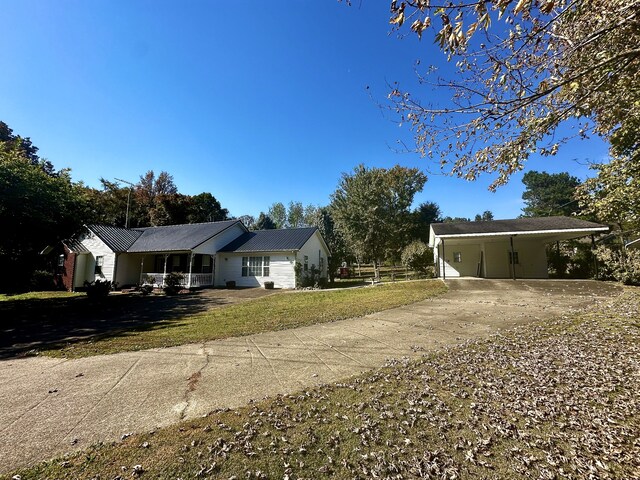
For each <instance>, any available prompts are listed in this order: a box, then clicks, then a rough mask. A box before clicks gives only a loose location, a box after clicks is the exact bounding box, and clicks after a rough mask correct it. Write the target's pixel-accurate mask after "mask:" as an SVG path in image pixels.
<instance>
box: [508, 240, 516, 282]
mask: <svg viewBox="0 0 640 480" xmlns="http://www.w3.org/2000/svg"><path fill="white" fill-rule="evenodd" d="M509 242H510V244H511V275H512V277H513V279H514V280H515V279H516V261H515V260H516V259H515V255H514V254H513V235H512V236H511V237H509Z"/></svg>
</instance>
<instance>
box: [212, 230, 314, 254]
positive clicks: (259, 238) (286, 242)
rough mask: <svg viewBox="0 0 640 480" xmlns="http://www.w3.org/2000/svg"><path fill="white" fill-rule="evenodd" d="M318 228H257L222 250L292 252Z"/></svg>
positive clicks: (300, 246)
mask: <svg viewBox="0 0 640 480" xmlns="http://www.w3.org/2000/svg"><path fill="white" fill-rule="evenodd" d="M316 230H318V229H317V228H316V227H306V228H285V229H282V230H256V231H254V232H247V233H244V234H242V235H240V236H239V237H238V238H236V239H235V240H233V241H232V242H231V243H229V244H227V245H225V246H224V247H222V248H221V249H220V251H221V252H282V251H287V252H292V251H294V250H300V249H301V248H302V247H303V245H304V244H305V243H307V240H309V238H310V237H311V235H313V234H314V232H315V231H316Z"/></svg>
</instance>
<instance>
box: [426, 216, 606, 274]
mask: <svg viewBox="0 0 640 480" xmlns="http://www.w3.org/2000/svg"><path fill="white" fill-rule="evenodd" d="M608 230H609V227H607V226H606V225H600V224H598V223H594V222H588V221H586V220H580V219H578V218H573V217H560V216H559V217H532V218H516V219H512V220H492V221H481V222H451V223H432V224H431V226H430V233H429V246H430V247H431V248H433V256H434V263H435V265H436V271H437V274H438V277H440V278H443V279H446V278H447V277H449V278H451V277H479V278H513V279H514V280H515V279H516V278H548V276H549V274H548V269H547V254H546V248H545V247H546V245H548V244H550V243H555V242H559V241H563V240H570V239H575V238H580V237H585V236H589V235H592V236H594V235H597V234H601V233H604V232H607V231H608Z"/></svg>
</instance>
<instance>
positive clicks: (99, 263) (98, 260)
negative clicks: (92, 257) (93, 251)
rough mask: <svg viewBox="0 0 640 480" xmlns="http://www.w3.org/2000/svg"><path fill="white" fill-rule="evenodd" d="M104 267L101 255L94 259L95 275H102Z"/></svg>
mask: <svg viewBox="0 0 640 480" xmlns="http://www.w3.org/2000/svg"><path fill="white" fill-rule="evenodd" d="M103 265H104V257H103V256H102V255H98V256H97V257H96V268H95V271H94V273H95V274H96V275H102V266H103Z"/></svg>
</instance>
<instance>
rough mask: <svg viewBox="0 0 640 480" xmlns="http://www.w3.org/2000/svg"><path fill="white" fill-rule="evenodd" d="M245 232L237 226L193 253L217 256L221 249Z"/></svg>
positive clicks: (208, 241)
mask: <svg viewBox="0 0 640 480" xmlns="http://www.w3.org/2000/svg"><path fill="white" fill-rule="evenodd" d="M244 232H245V230H244V229H243V228H242V227H241V226H240V225H239V224H235V225H233V226H231V227H229V228H227V229H226V230H225V231H223V232H221V233H219V234H218V235H216V236H215V237H213V238H211V239H209V240H207V241H206V242H204V243H203V244H202V245H198V247H197V248H195V249H194V250H193V253H202V254H207V255H215V254H216V252H217V251H218V250H219V249H221V248H222V247H224V246H225V245H227V244H228V243H230V242H231V241H233V240H235V239H236V238H237V237H239V236H240V235H242V234H243V233H244Z"/></svg>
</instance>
